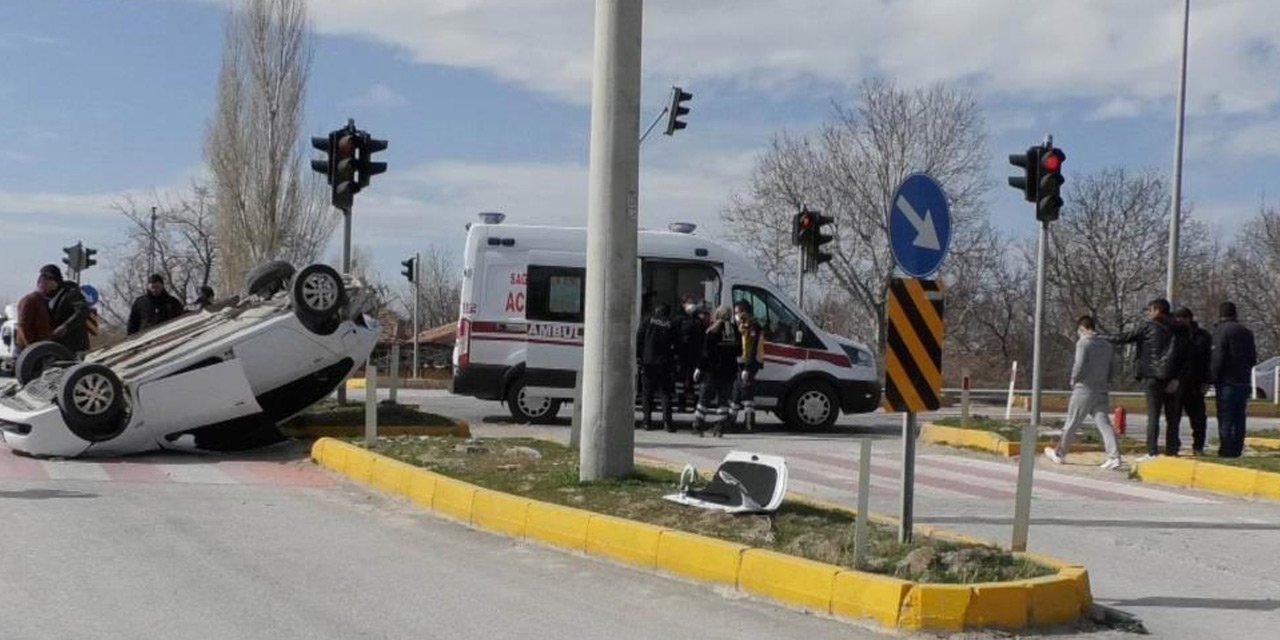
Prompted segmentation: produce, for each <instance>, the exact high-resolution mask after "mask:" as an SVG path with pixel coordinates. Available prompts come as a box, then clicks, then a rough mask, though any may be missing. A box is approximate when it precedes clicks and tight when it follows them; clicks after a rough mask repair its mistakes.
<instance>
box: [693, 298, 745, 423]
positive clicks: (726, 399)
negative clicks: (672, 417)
mask: <svg viewBox="0 0 1280 640" xmlns="http://www.w3.org/2000/svg"><path fill="white" fill-rule="evenodd" d="M739 344H740V341H739V340H738V337H737V331H736V328H735V327H734V325H733V309H731V308H730V307H728V306H724V307H720V308H719V309H717V310H716V314H715V319H714V320H713V321H712V322H711V324H710V326H708V327H707V330H706V333H705V337H704V342H703V349H702V358H701V359H700V360H699V362H698V368H697V370H695V371H694V373H693V377H694V379H695V380H697V381H698V382H699V383H700V387H699V389H698V404H697V405H696V406H695V407H694V410H693V430H694V431H696V432H697V433H698V437H699V438H701V437H702V433H703V432H704V431H706V429H707V422H706V420H707V414H708V413H711V412H714V413H716V414H718V415H719V416H720V419H719V420H717V421H716V423H715V427H714V428H713V429H712V435H714V436H717V437H719V436H721V435H723V434H724V422H726V421H727V420H728V419H729V413H730V408H729V404H730V403H731V402H732V398H733V383H734V381H735V380H737V379H738V351H739V349H740V347H739Z"/></svg>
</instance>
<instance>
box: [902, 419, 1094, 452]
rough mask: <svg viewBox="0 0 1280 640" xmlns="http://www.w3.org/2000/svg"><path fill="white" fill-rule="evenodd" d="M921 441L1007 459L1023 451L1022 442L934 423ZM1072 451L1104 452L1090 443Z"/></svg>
mask: <svg viewBox="0 0 1280 640" xmlns="http://www.w3.org/2000/svg"><path fill="white" fill-rule="evenodd" d="M920 440H921V441H922V442H927V443H929V444H940V445H945V446H951V447H968V448H970V449H978V450H979V451H989V452H991V453H995V454H999V455H1002V456H1005V457H1006V458H1013V457H1016V456H1017V455H1018V454H1019V453H1020V452H1021V451H1022V443H1021V442H1012V441H1010V440H1007V439H1005V437H1004V436H1002V435H1000V434H998V433H993V432H991V431H983V430H981V429H965V428H964V427H947V426H943V425H940V424H934V423H932V422H926V423H925V424H924V426H923V427H921V429H920ZM1046 444H1047V442H1046V441H1044V440H1037V441H1036V447H1037V448H1039V447H1040V446H1044V445H1046ZM1071 450H1072V451H1075V452H1081V453H1083V452H1086V451H1102V450H1103V448H1102V446H1101V445H1095V444H1089V443H1083V442H1081V443H1076V444H1073V445H1071Z"/></svg>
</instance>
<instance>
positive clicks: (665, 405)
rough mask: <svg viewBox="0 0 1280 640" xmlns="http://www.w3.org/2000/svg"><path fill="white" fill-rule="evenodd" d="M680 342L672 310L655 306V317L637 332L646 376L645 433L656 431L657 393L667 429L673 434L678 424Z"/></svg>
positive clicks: (643, 405)
mask: <svg viewBox="0 0 1280 640" xmlns="http://www.w3.org/2000/svg"><path fill="white" fill-rule="evenodd" d="M676 341H677V340H676V328H675V325H674V324H672V322H671V309H670V307H668V306H667V305H666V304H659V305H657V306H656V307H654V309H653V315H651V316H649V317H648V318H646V319H645V321H644V322H642V323H640V330H639V331H637V332H636V351H637V352H638V353H639V354H640V367H641V376H642V377H641V385H642V390H641V394H642V397H641V406H640V411H641V413H642V414H644V421H643V423H642V425H643V426H644V430H645V431H650V430H652V429H653V422H652V414H653V394H654V392H657V394H658V396H659V398H660V399H661V400H662V426H663V428H665V429H666V430H667V431H670V432H675V430H676V427H675V423H673V422H672V421H671V382H672V377H671V374H672V367H673V366H674V364H675V356H676Z"/></svg>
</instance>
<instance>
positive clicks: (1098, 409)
mask: <svg viewBox="0 0 1280 640" xmlns="http://www.w3.org/2000/svg"><path fill="white" fill-rule="evenodd" d="M1076 331H1077V333H1078V334H1079V336H1080V338H1079V339H1078V340H1076V359H1075V363H1074V364H1073V365H1072V366H1071V400H1070V401H1069V402H1068V403H1067V424H1066V426H1064V427H1063V428H1062V437H1061V438H1060V439H1059V440H1058V446H1057V447H1045V449H1044V455H1045V456H1046V457H1048V458H1049V459H1050V460H1052V461H1054V462H1056V463H1058V464H1062V462H1063V461H1064V460H1066V458H1067V451H1068V449H1069V448H1070V446H1071V436H1072V435H1074V434H1075V432H1076V429H1079V428H1080V425H1082V424H1084V420H1085V418H1088V417H1092V418H1093V424H1094V425H1096V426H1097V427H1098V432H1099V433H1100V434H1101V435H1102V441H1103V443H1105V446H1106V449H1107V460H1106V462H1103V463H1102V468H1103V469H1115V468H1117V467H1119V466H1120V447H1119V445H1118V444H1117V443H1116V434H1115V429H1114V428H1113V427H1112V426H1111V418H1110V417H1109V416H1108V415H1107V409H1108V406H1109V405H1110V401H1109V397H1108V393H1109V392H1110V390H1111V372H1112V364H1113V362H1114V361H1115V347H1112V346H1111V343H1110V342H1107V341H1106V340H1104V339H1103V338H1101V337H1099V336H1098V325H1097V323H1096V322H1095V321H1094V319H1093V317H1092V316H1081V317H1080V319H1079V320H1078V321H1076Z"/></svg>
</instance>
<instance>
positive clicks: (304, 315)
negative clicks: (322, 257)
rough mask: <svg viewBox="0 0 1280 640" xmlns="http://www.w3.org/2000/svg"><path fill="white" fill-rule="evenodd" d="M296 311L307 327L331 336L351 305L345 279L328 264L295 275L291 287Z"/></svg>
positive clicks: (309, 267) (316, 265)
mask: <svg viewBox="0 0 1280 640" xmlns="http://www.w3.org/2000/svg"><path fill="white" fill-rule="evenodd" d="M290 293H291V295H292V299H293V312H294V313H295V314H297V316H298V320H300V321H301V322H302V324H303V326H305V327H307V329H309V330H311V331H312V332H313V333H317V334H320V335H329V334H331V333H333V332H334V331H336V330H337V328H338V324H339V323H340V322H341V317H342V315H341V311H342V307H343V305H345V304H346V303H347V291H346V288H345V287H344V286H343V284H342V276H340V275H338V271H337V270H336V269H334V268H333V267H330V266H329V265H327V264H313V265H310V266H308V267H305V268H303V270H302V271H299V272H298V273H297V274H295V275H294V276H293V284H292V285H291V288H290Z"/></svg>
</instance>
